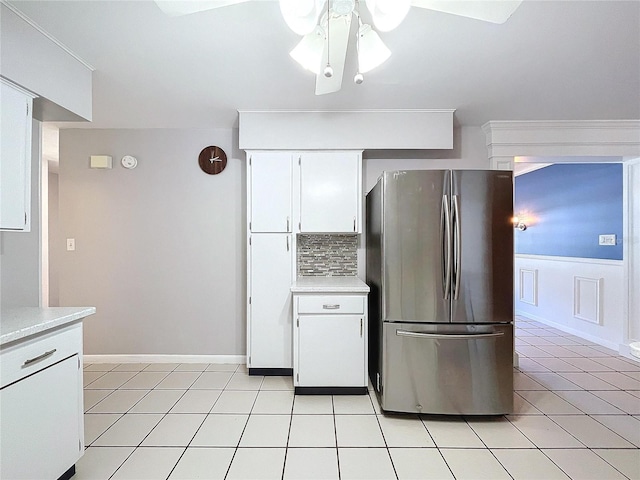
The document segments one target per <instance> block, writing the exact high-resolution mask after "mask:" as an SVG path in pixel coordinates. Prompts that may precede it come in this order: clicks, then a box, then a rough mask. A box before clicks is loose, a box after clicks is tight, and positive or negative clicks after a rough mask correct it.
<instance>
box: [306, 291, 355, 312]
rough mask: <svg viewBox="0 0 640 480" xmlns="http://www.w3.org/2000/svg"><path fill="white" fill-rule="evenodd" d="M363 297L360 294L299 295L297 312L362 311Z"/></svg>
mask: <svg viewBox="0 0 640 480" xmlns="http://www.w3.org/2000/svg"><path fill="white" fill-rule="evenodd" d="M364 299H365V297H364V296H361V295H301V296H299V297H298V313H322V314H325V315H326V314H330V313H337V314H344V313H356V314H357V313H364Z"/></svg>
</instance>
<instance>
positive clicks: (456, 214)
mask: <svg viewBox="0 0 640 480" xmlns="http://www.w3.org/2000/svg"><path fill="white" fill-rule="evenodd" d="M452 197H453V225H454V229H453V235H454V237H453V245H454V247H455V249H454V252H453V258H454V267H453V276H454V278H455V285H454V287H453V299H454V300H457V299H458V295H459V294H460V277H461V276H462V268H461V263H462V227H461V222H460V200H459V198H460V196H459V195H452Z"/></svg>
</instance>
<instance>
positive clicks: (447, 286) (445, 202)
mask: <svg viewBox="0 0 640 480" xmlns="http://www.w3.org/2000/svg"><path fill="white" fill-rule="evenodd" d="M442 212H443V214H442V215H441V218H442V223H443V224H444V238H443V242H442V243H443V250H444V252H443V253H444V256H445V268H444V271H443V274H444V278H443V282H442V283H443V284H444V299H445V300H448V299H449V291H450V290H451V213H450V211H449V197H448V196H447V195H443V196H442Z"/></svg>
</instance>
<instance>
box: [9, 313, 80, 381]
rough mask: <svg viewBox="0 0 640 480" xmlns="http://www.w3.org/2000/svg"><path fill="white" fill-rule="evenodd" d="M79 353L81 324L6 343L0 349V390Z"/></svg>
mask: <svg viewBox="0 0 640 480" xmlns="http://www.w3.org/2000/svg"><path fill="white" fill-rule="evenodd" d="M81 353H82V324H81V323H76V324H73V325H68V326H66V327H63V328H60V329H55V330H51V331H48V332H47V333H44V334H41V335H36V336H34V337H33V338H30V339H26V340H20V341H16V342H13V343H11V344H7V345H5V346H3V348H2V349H1V350H0V388H4V387H5V386H7V385H9V384H11V383H13V382H16V381H18V380H20V379H22V378H24V377H27V376H29V375H31V374H33V373H36V372H39V371H40V370H42V369H44V368H47V367H48V366H50V365H53V364H55V363H57V362H60V361H61V360H64V359H65V358H68V357H70V356H72V355H75V354H81Z"/></svg>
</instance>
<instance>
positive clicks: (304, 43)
mask: <svg viewBox="0 0 640 480" xmlns="http://www.w3.org/2000/svg"><path fill="white" fill-rule="evenodd" d="M323 50H324V30H323V29H322V28H321V27H320V26H316V28H315V29H314V30H313V31H312V32H311V33H308V34H307V35H305V36H304V37H303V38H302V40H300V43H298V45H296V47H295V48H294V49H293V50H291V52H289V55H290V56H291V58H293V59H294V60H295V61H296V62H298V63H299V64H300V65H301V66H302V67H303V68H304V69H305V70H309V71H310V72H313V73H315V74H316V75H318V74H319V73H320V69H321V68H322V53H323Z"/></svg>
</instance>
